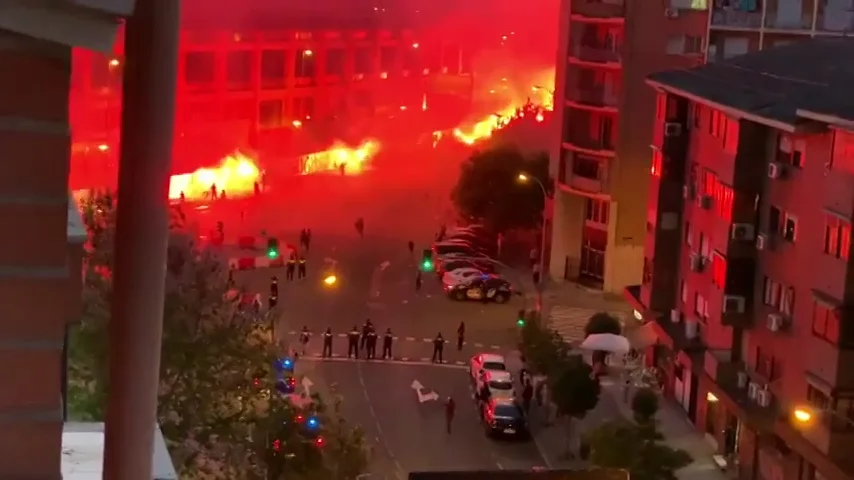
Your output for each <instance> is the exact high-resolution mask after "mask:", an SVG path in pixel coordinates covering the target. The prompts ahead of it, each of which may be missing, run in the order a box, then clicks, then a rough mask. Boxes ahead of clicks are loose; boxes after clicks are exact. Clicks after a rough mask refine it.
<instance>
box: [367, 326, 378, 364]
mask: <svg viewBox="0 0 854 480" xmlns="http://www.w3.org/2000/svg"><path fill="white" fill-rule="evenodd" d="M365 345H366V346H367V347H368V348H367V352H366V353H365V355H366V356H367V358H368V360H373V359H375V358H377V332H376V331H375V330H374V329H373V327H371V329H370V330H368V339H367V341H366V342H365Z"/></svg>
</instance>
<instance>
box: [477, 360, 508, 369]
mask: <svg viewBox="0 0 854 480" xmlns="http://www.w3.org/2000/svg"><path fill="white" fill-rule="evenodd" d="M482 368H483V370H499V371H504V370H507V367H506V366H505V365H504V364H503V363H498V362H484V363H483V367H482Z"/></svg>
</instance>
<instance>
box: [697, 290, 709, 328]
mask: <svg viewBox="0 0 854 480" xmlns="http://www.w3.org/2000/svg"><path fill="white" fill-rule="evenodd" d="M694 314H695V315H696V316H697V319H698V320H701V321H705V320H708V318H709V302H708V301H706V297H704V296H702V295H700V294H699V293H694Z"/></svg>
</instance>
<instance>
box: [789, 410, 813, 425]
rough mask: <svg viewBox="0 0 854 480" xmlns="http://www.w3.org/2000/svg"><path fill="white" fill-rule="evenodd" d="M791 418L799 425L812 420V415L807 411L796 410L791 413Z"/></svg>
mask: <svg viewBox="0 0 854 480" xmlns="http://www.w3.org/2000/svg"><path fill="white" fill-rule="evenodd" d="M792 416H793V417H794V418H795V420H797V421H798V422H800V423H807V422H809V421H810V420H812V413H811V412H810V411H809V410H806V409H803V408H796V409H795V410H794V411H793V412H792Z"/></svg>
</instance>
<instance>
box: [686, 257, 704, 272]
mask: <svg viewBox="0 0 854 480" xmlns="http://www.w3.org/2000/svg"><path fill="white" fill-rule="evenodd" d="M705 265H706V259H705V258H703V256H702V255H700V254H699V253H692V254H691V256H690V257H688V268H690V269H691V271H692V272H696V273H700V272H702V271H703V267H704V266H705Z"/></svg>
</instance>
